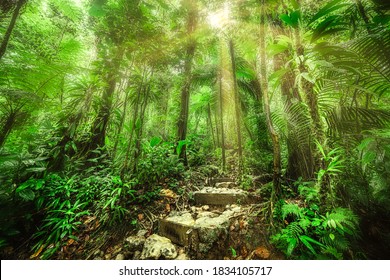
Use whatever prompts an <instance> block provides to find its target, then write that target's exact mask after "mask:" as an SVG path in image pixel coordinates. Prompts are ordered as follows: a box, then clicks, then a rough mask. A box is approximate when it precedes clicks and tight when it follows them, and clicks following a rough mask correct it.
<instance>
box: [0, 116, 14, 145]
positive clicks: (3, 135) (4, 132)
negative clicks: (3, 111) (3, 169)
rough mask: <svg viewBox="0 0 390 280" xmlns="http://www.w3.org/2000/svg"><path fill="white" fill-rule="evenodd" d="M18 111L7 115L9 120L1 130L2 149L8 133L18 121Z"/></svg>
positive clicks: (0, 143)
mask: <svg viewBox="0 0 390 280" xmlns="http://www.w3.org/2000/svg"><path fill="white" fill-rule="evenodd" d="M16 115H17V112H15V111H13V112H10V113H9V114H8V116H7V120H6V121H5V122H4V124H3V127H2V128H1V130H0V149H1V148H2V147H3V145H4V143H5V140H6V139H7V137H8V134H9V133H10V132H11V130H12V128H13V126H14V124H15V121H16Z"/></svg>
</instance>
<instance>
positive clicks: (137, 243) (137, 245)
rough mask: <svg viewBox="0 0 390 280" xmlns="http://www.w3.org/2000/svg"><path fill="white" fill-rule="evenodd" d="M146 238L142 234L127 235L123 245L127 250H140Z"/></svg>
mask: <svg viewBox="0 0 390 280" xmlns="http://www.w3.org/2000/svg"><path fill="white" fill-rule="evenodd" d="M145 240H146V238H145V237H143V236H129V237H127V238H126V241H127V243H125V246H126V247H127V249H128V250H129V251H132V252H133V251H137V250H138V251H141V250H142V247H143V246H144V243H145Z"/></svg>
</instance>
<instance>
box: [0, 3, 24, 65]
mask: <svg viewBox="0 0 390 280" xmlns="http://www.w3.org/2000/svg"><path fill="white" fill-rule="evenodd" d="M26 2H27V0H19V1H18V2H17V4H16V7H15V10H14V12H13V14H12V18H11V21H10V23H9V25H8V28H7V31H6V32H5V35H4V38H3V41H2V42H1V45H0V60H1V59H2V58H3V56H4V54H5V52H6V50H7V46H8V42H9V39H10V37H11V34H12V31H13V29H14V27H15V24H16V20H17V19H18V17H19V14H20V9H21V8H22V7H23V5H24V4H25V3H26Z"/></svg>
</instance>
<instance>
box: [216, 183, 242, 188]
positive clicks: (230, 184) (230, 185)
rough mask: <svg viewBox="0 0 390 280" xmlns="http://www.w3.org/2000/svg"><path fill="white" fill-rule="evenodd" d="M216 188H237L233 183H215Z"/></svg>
mask: <svg viewBox="0 0 390 280" xmlns="http://www.w3.org/2000/svg"><path fill="white" fill-rule="evenodd" d="M215 187H216V188H225V189H234V188H236V187H237V185H236V183H235V182H220V183H215Z"/></svg>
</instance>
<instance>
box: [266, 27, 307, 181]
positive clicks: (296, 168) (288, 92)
mask: <svg viewBox="0 0 390 280" xmlns="http://www.w3.org/2000/svg"><path fill="white" fill-rule="evenodd" d="M273 28H274V30H275V31H276V34H280V35H285V36H291V34H288V33H287V31H285V30H284V29H283V27H281V24H280V25H277V24H274V26H273ZM289 59H290V57H289V54H288V52H287V51H285V52H283V53H280V54H278V55H276V56H275V59H274V70H275V72H276V71H279V70H281V69H282V68H283V65H286V63H287V61H288V60H289ZM295 79H296V76H295V73H294V71H293V70H292V69H290V70H289V71H288V72H287V73H286V74H285V75H284V76H283V77H282V79H281V84H280V89H281V93H282V95H283V96H284V97H285V100H286V101H285V102H286V105H285V111H286V113H287V114H288V115H290V114H291V113H292V114H293V116H294V119H303V120H304V119H306V114H305V111H302V110H300V111H298V112H297V111H295V110H294V111H293V112H291V109H292V108H293V107H294V105H295V106H296V105H299V103H301V102H302V99H301V96H300V94H299V90H298V87H297V86H296V85H295ZM302 131H304V132H303V136H307V137H306V138H303V137H302V136H301V135H298V134H297V133H298V132H299V133H302ZM298 137H299V138H298ZM301 139H304V140H303V141H302V140H301ZM287 150H288V160H287V170H286V176H287V177H288V178H289V179H291V180H297V179H298V178H299V177H302V178H303V179H304V180H311V179H312V178H313V176H314V170H313V158H312V154H311V149H310V130H309V131H307V130H305V128H302V127H299V128H298V129H297V128H295V127H294V126H292V125H291V122H290V121H289V122H288V124H287Z"/></svg>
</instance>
